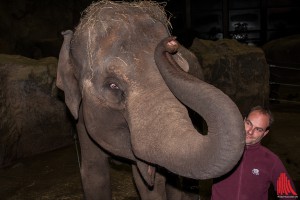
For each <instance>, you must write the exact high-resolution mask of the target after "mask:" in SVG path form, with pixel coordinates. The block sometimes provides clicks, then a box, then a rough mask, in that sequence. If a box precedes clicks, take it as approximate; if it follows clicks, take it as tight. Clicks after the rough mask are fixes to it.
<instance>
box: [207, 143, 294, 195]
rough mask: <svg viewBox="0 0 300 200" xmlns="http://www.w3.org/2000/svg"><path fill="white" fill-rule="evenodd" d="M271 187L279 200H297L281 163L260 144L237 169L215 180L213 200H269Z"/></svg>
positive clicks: (250, 148)
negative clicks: (280, 199)
mask: <svg viewBox="0 0 300 200" xmlns="http://www.w3.org/2000/svg"><path fill="white" fill-rule="evenodd" d="M271 183H272V184H273V186H274V189H275V190H276V191H277V195H278V197H282V199H298V198H297V193H296V190H295V187H294V184H293V182H292V180H291V179H290V176H289V175H288V173H287V171H286V169H285V167H284V166H283V164H282V162H281V160H280V159H279V158H278V157H277V156H276V155H275V154H274V153H273V152H271V151H270V150H269V149H267V148H265V147H263V146H262V145H261V144H260V143H257V144H254V145H249V146H246V148H245V151H244V154H243V157H242V159H241V160H240V162H239V163H238V165H237V166H236V167H235V168H234V169H233V170H232V171H231V172H229V173H228V174H226V175H224V176H222V177H220V178H218V179H215V180H214V184H213V186H212V198H211V199H212V200H267V199H268V189H269V187H270V184H271ZM277 183H278V184H277Z"/></svg>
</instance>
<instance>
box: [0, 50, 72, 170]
mask: <svg viewBox="0 0 300 200" xmlns="http://www.w3.org/2000/svg"><path fill="white" fill-rule="evenodd" d="M56 69H57V59H56V58H54V57H49V58H44V59H41V60H33V59H29V58H25V57H22V56H14V55H5V54H0V80H1V84H0V119H1V120H0V144H1V146H0V167H4V166H7V165H9V164H12V163H13V162H14V161H16V160H17V159H20V158H22V157H28V156H32V155H35V154H39V153H42V152H47V151H51V150H54V149H57V148H59V147H63V146H66V145H69V144H71V143H72V134H71V130H73V128H72V125H71V121H70V118H69V116H68V111H67V109H66V106H65V104H64V101H63V99H61V98H60V97H59V91H58V89H57V88H56V85H55V80H56V79H55V78H56Z"/></svg>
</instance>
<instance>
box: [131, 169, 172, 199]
mask: <svg viewBox="0 0 300 200" xmlns="http://www.w3.org/2000/svg"><path fill="white" fill-rule="evenodd" d="M132 173H133V178H134V181H135V184H136V187H137V189H138V192H139V194H140V197H141V199H142V200H153V199H155V200H166V199H167V196H166V188H165V184H166V183H165V182H166V180H165V177H164V176H162V175H161V174H159V173H156V174H155V180H154V185H153V186H152V187H149V186H148V185H146V182H145V181H144V180H143V178H142V177H141V175H140V173H139V171H138V168H137V166H136V165H132Z"/></svg>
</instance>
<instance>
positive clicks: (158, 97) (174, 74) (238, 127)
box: [57, 1, 244, 183]
mask: <svg viewBox="0 0 300 200" xmlns="http://www.w3.org/2000/svg"><path fill="white" fill-rule="evenodd" d="M167 26H168V20H167V17H166V15H165V13H164V11H163V9H162V8H161V7H160V6H158V5H157V4H155V3H153V2H152V3H151V2H150V1H145V2H135V3H112V2H107V1H104V2H98V3H94V4H92V5H91V6H90V7H89V8H88V9H87V12H86V13H85V16H84V17H83V18H82V19H81V22H80V24H79V25H78V27H77V28H76V31H75V33H74V34H73V32H72V31H66V32H64V38H65V39H64V43H63V45H62V48H61V52H60V57H59V64H58V75H57V85H58V87H59V88H61V89H62V90H63V91H64V92H65V101H66V104H67V106H68V107H69V109H70V111H71V113H72V114H73V116H74V117H75V118H78V117H82V121H84V124H85V127H86V129H87V131H88V133H89V135H90V137H91V138H93V140H94V141H95V142H97V143H98V144H99V145H100V146H101V147H102V148H104V149H106V150H107V151H108V152H111V153H112V154H115V155H119V156H122V157H125V158H129V159H131V160H134V161H136V162H137V164H138V167H139V169H140V172H141V174H142V175H143V177H144V178H145V180H147V181H148V183H149V182H150V183H151V178H153V174H154V173H153V172H154V171H153V169H154V166H155V165H159V166H162V167H165V168H167V169H169V170H170V171H172V172H174V173H177V174H179V175H182V176H186V177H190V178H195V179H207V178H212V177H217V176H220V175H222V174H224V173H226V172H228V171H229V170H230V169H231V168H232V167H233V166H234V165H235V164H236V163H237V161H238V160H239V158H240V156H241V154H242V151H243V147H244V133H243V132H244V125H243V122H242V117H241V115H240V112H239V110H238V108H237V107H236V105H235V104H234V103H233V102H232V101H231V100H230V98H228V97H227V96H226V95H225V94H223V93H222V92H221V91H220V90H218V89H217V88H215V87H213V86H211V85H209V84H207V83H205V82H203V81H201V80H199V79H197V78H195V77H193V76H191V75H189V74H188V73H186V72H184V71H190V70H191V68H192V65H194V66H193V67H200V66H199V64H198V62H197V59H196V57H195V56H194V55H193V54H192V53H190V52H189V51H188V50H186V49H185V48H183V47H180V48H179V50H177V48H175V49H173V50H174V51H173V52H171V51H170V50H169V47H173V46H174V45H175V47H176V45H178V44H177V43H176V41H174V40H173V39H172V38H171V39H170V38H169V39H167V40H163V41H162V43H160V41H161V40H162V39H164V38H166V37H168V36H169V35H170V34H169V31H168V28H167ZM159 43H160V44H159ZM158 44H159V45H158ZM157 45H158V47H157V49H156V46H157ZM168 51H169V52H168ZM154 55H155V56H156V57H155V58H154ZM183 70H184V71H183ZM185 105H186V106H189V107H190V108H192V109H194V110H195V111H196V112H197V113H198V114H199V115H201V116H202V117H203V118H204V119H205V120H206V123H207V125H208V134H207V135H202V134H199V133H198V132H197V131H196V130H195V129H194V127H193V124H192V122H191V119H190V117H189V115H188V111H187V109H186V107H185ZM79 111H80V112H79ZM149 166H150V167H149Z"/></svg>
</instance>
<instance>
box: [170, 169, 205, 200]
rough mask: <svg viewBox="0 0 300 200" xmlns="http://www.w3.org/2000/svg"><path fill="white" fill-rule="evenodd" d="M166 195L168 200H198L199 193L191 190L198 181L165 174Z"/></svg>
mask: <svg viewBox="0 0 300 200" xmlns="http://www.w3.org/2000/svg"><path fill="white" fill-rule="evenodd" d="M166 179H167V184H166V193H167V199H168V200H199V191H198V190H196V189H192V187H193V185H195V186H197V185H198V184H199V182H198V181H196V180H192V179H187V178H183V177H180V176H178V175H176V174H172V173H168V172H166Z"/></svg>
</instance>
